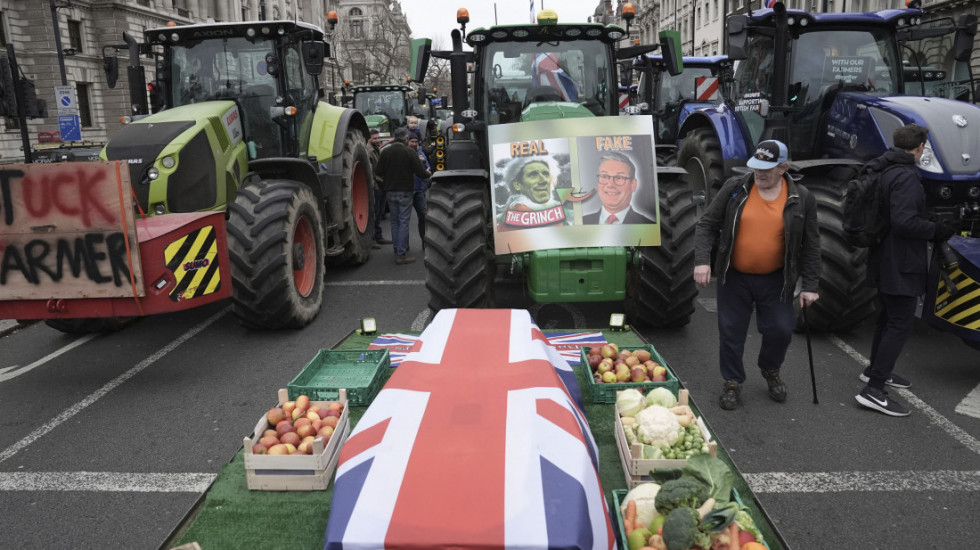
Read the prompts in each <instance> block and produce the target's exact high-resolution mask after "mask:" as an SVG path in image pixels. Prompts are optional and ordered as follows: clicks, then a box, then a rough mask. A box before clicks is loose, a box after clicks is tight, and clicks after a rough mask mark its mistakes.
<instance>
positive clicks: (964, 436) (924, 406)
mask: <svg viewBox="0 0 980 550" xmlns="http://www.w3.org/2000/svg"><path fill="white" fill-rule="evenodd" d="M829 338H830V341H831V342H833V344H834V345H835V346H837V347H838V348H840V349H841V350H843V351H844V353H846V354H847V355H850V356H851V357H852V358H853V359H854V360H855V361H857V362H858V363H859V364H860V365H861V366H862V367H867V366H868V365H869V364H870V363H871V361H869V360H868V359H867V358H865V357H864V356H863V355H861V354H860V353H858V352H857V350H855V349H854V348H852V347H851V346H849V345H847V342H845V341H843V340H841V339H840V338H839V337H837V336H833V335H831V336H830V337H829ZM888 391H891V392H895V393H897V394H898V395H900V396H901V397H902V398H903V399H905V400H906V401H908V403H909V405H910V406H912V407H915V408H916V409H919V410H920V411H922V413H923V414H925V415H926V416H927V417H928V418H929V420H931V421H932V423H933V424H935V425H937V426H939V428H941V429H942V430H943V431H944V432H946V433H948V434H949V435H951V436H953V438H954V439H956V440H957V441H959V442H960V443H962V444H963V445H964V446H965V447H966V448H967V449H970V450H971V451H973V452H974V453H976V454H978V455H980V440H977V438H975V437H973V436H972V435H970V434H968V433H967V432H966V431H964V430H963V429H962V428H960V427H959V426H957V425H956V424H953V422H952V421H950V420H949V419H948V418H946V417H945V416H943V415H942V414H940V413H939V411H937V410H936V409H934V408H932V407H931V406H929V404H928V403H926V402H925V401H923V400H921V399H919V398H918V397H916V395H915V394H914V393H912V392H911V391H909V390H907V389H903V388H889V389H888ZM974 391H976V390H974Z"/></svg>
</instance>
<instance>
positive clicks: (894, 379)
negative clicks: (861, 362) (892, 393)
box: [858, 371, 912, 388]
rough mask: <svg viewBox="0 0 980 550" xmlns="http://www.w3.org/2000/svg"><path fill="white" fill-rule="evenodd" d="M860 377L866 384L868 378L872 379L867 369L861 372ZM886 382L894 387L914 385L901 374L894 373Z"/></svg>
mask: <svg viewBox="0 0 980 550" xmlns="http://www.w3.org/2000/svg"><path fill="white" fill-rule="evenodd" d="M858 378H859V379H860V380H861V381H862V382H864V383H865V384H867V383H868V380H870V378H869V377H868V374H867V371H865V372H862V373H861V376H858ZM885 384H887V385H889V386H891V387H893V388H907V387H909V386H911V385H912V383H911V382H909V381H908V380H906V379H904V378H902V377H901V376H899V375H897V374H892V375H891V376H889V377H888V380H885Z"/></svg>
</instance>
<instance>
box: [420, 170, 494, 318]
mask: <svg viewBox="0 0 980 550" xmlns="http://www.w3.org/2000/svg"><path fill="white" fill-rule="evenodd" d="M428 206H429V211H428V213H427V214H426V216H425V221H426V226H425V227H426V229H425V268H426V275H425V287H426V288H427V289H428V290H429V308H431V309H432V310H433V311H439V310H440V309H446V308H461V307H466V308H483V307H492V306H493V279H494V274H495V272H496V266H495V264H494V261H493V259H494V253H493V239H492V232H493V226H492V223H493V221H492V217H493V216H492V215H491V213H490V195H489V192H488V189H487V185H485V184H482V183H438V184H434V185H433V186H432V188H430V189H429V197H428Z"/></svg>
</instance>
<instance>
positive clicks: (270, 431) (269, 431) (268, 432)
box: [262, 429, 279, 437]
mask: <svg viewBox="0 0 980 550" xmlns="http://www.w3.org/2000/svg"><path fill="white" fill-rule="evenodd" d="M270 435H271V436H272V437H279V432H277V431H276V430H274V429H269V430H266V431H264V432H262V437H267V436H270Z"/></svg>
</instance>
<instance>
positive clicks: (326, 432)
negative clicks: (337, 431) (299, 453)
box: [316, 426, 334, 443]
mask: <svg viewBox="0 0 980 550" xmlns="http://www.w3.org/2000/svg"><path fill="white" fill-rule="evenodd" d="M333 431H334V430H333V426H324V427H322V428H320V431H318V432H317V433H316V436H317V437H322V438H323V441H324V443H326V442H327V441H329V440H330V436H332V435H333Z"/></svg>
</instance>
